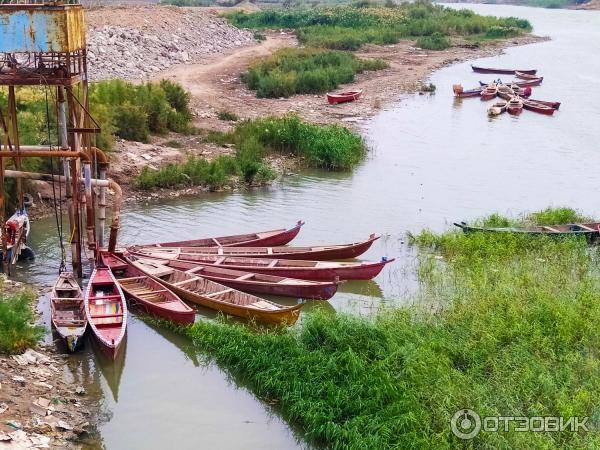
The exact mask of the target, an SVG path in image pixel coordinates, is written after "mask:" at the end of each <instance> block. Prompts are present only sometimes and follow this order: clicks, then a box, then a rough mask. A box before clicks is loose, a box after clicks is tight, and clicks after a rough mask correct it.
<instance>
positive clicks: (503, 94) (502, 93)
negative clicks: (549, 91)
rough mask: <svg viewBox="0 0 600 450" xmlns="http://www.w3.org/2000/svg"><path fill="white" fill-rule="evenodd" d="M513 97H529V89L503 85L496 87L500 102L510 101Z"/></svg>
mask: <svg viewBox="0 0 600 450" xmlns="http://www.w3.org/2000/svg"><path fill="white" fill-rule="evenodd" d="M515 95H518V96H519V97H523V98H526V97H529V96H530V95H531V88H530V87H524V88H521V87H519V86H516V85H513V86H507V85H505V84H501V85H499V86H498V97H500V98H501V99H502V100H506V101H508V100H510V99H511V98H513V97H514V96H515Z"/></svg>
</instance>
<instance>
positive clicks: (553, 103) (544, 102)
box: [529, 98, 560, 109]
mask: <svg viewBox="0 0 600 450" xmlns="http://www.w3.org/2000/svg"><path fill="white" fill-rule="evenodd" d="M529 101H531V102H535V103H540V104H542V105H546V106H549V107H550V108H554V109H558V108H560V102H548V101H545V100H536V99H534V98H530V99H529Z"/></svg>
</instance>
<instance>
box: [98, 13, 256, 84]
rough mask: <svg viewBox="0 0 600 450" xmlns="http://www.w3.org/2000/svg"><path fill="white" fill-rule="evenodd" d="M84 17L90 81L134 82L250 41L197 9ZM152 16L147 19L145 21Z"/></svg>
mask: <svg viewBox="0 0 600 450" xmlns="http://www.w3.org/2000/svg"><path fill="white" fill-rule="evenodd" d="M113 10H114V14H113V13H112V12H113V11H107V10H106V9H104V8H100V9H98V10H92V11H90V12H89V13H88V17H89V22H90V26H89V27H88V37H87V43H88V63H89V74H90V79H92V80H103V79H111V78H123V79H129V80H139V79H145V78H149V77H152V76H155V75H156V74H157V73H159V72H161V71H163V70H165V69H168V68H170V67H172V66H174V65H177V64H185V63H195V62H202V61H204V60H206V59H207V58H208V57H210V56H214V55H217V54H220V53H223V52H224V51H225V50H227V49H231V48H237V47H242V46H245V45H249V44H251V43H253V42H254V33H252V32H251V31H248V30H241V29H239V28H236V27H234V26H232V25H230V24H229V23H228V22H227V21H226V20H225V19H223V18H220V17H217V16H216V15H215V14H214V13H212V12H210V11H206V10H203V9H202V8H191V9H183V8H177V7H171V6H143V7H129V8H128V9H127V12H126V14H127V20H126V21H123V11H122V10H120V9H119V8H116V9H115V8H113ZM147 17H152V18H153V20H152V21H148V20H146V19H147Z"/></svg>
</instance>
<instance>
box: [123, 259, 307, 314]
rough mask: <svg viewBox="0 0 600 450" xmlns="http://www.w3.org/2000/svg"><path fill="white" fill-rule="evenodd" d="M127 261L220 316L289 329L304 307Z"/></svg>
mask: <svg viewBox="0 0 600 450" xmlns="http://www.w3.org/2000/svg"><path fill="white" fill-rule="evenodd" d="M127 260H128V261H129V262H130V263H131V264H133V265H134V266H135V267H137V268H138V269H139V270H141V271H142V272H144V273H145V274H146V275H148V276H150V277H152V278H154V279H155V280H157V281H159V282H160V283H161V284H163V285H165V286H167V287H168V288H170V289H171V290H172V291H174V292H175V293H176V294H177V295H179V296H181V297H182V298H184V299H185V300H187V301H188V302H192V303H197V304H199V305H202V306H204V307H206V308H210V309H214V310H216V311H221V312H223V313H226V314H229V315H232V316H237V317H243V318H246V319H254V320H257V321H259V322H265V323H274V324H287V325H292V324H293V323H294V322H296V320H298V316H299V315H300V309H301V308H302V306H303V304H298V305H294V306H282V305H278V304H277V303H273V302H270V301H268V300H265V299H262V298H260V297H256V296H254V295H251V294H247V293H245V292H241V291H237V290H235V289H232V288H229V287H227V286H224V285H222V284H219V283H215V282H214V281H210V280H208V279H206V278H202V277H199V276H197V275H195V274H193V273H186V272H183V271H181V270H177V269H174V268H172V267H168V266H165V265H164V264H162V263H161V262H160V261H156V260H151V259H136V258H135V257H131V256H129V257H128V258H127Z"/></svg>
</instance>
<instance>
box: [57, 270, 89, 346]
mask: <svg viewBox="0 0 600 450" xmlns="http://www.w3.org/2000/svg"><path fill="white" fill-rule="evenodd" d="M50 316H51V319H52V325H53V326H54V328H55V329H56V332H57V333H58V334H59V336H60V337H61V338H62V339H63V340H64V341H65V343H66V345H67V349H68V350H69V351H70V352H75V351H77V350H78V349H79V348H81V345H82V344H83V336H84V334H85V330H86V328H87V323H88V321H87V317H86V314H85V306H84V300H83V292H82V290H81V288H80V287H79V284H78V283H77V280H76V279H75V277H74V276H73V274H72V273H71V272H63V273H61V274H60V275H59V276H58V280H56V283H55V284H54V287H53V288H52V293H51V295H50Z"/></svg>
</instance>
